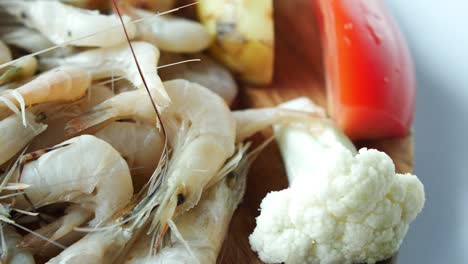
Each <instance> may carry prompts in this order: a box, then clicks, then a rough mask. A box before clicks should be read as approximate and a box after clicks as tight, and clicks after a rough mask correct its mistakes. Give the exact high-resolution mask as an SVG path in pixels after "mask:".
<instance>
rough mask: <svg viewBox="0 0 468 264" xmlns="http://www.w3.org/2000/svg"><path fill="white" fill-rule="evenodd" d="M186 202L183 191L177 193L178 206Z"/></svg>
mask: <svg viewBox="0 0 468 264" xmlns="http://www.w3.org/2000/svg"><path fill="white" fill-rule="evenodd" d="M184 202H185V195H184V194H183V193H179V194H177V206H179V205H181V204H183V203H184Z"/></svg>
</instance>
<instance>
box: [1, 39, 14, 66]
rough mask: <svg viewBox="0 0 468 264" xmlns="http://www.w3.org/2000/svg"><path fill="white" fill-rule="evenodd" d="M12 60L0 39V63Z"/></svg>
mask: <svg viewBox="0 0 468 264" xmlns="http://www.w3.org/2000/svg"><path fill="white" fill-rule="evenodd" d="M11 60H12V57H11V52H10V49H9V48H8V47H7V45H5V43H3V42H2V41H1V40H0V65H1V64H3V63H6V62H9V61H11Z"/></svg>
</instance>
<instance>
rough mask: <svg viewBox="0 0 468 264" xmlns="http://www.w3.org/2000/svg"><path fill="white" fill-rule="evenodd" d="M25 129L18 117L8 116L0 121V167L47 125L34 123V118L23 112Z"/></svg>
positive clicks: (20, 118) (29, 113)
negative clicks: (26, 124) (25, 123)
mask: <svg viewBox="0 0 468 264" xmlns="http://www.w3.org/2000/svg"><path fill="white" fill-rule="evenodd" d="M25 118H26V122H27V123H28V126H27V127H24V125H23V119H22V117H21V116H20V115H16V114H15V115H10V116H8V117H7V118H5V119H3V120H0V165H1V164H3V163H5V162H6V161H8V160H9V159H11V158H12V157H13V156H15V155H16V153H18V152H19V151H20V150H21V149H23V148H24V147H26V145H27V144H28V143H29V142H30V141H31V140H32V139H33V138H34V137H36V136H37V135H39V134H41V133H42V132H44V130H46V128H47V125H45V124H42V123H39V122H36V121H35V118H36V117H35V116H34V115H33V114H32V113H31V112H29V111H26V112H25Z"/></svg>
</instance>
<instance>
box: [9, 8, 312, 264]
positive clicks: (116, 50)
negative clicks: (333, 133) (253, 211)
mask: <svg viewBox="0 0 468 264" xmlns="http://www.w3.org/2000/svg"><path fill="white" fill-rule="evenodd" d="M65 2H66V1H65ZM72 2H73V1H72ZM75 2H76V1H75ZM167 2H168V5H169V4H170V5H171V6H170V7H167V6H166V7H164V8H165V10H167V9H170V10H169V11H165V12H162V13H151V12H150V11H147V10H142V9H138V8H137V7H133V6H131V5H128V4H122V3H120V4H118V3H117V2H116V1H114V3H113V5H114V13H110V14H103V13H99V11H97V10H85V9H81V8H79V7H76V6H72V5H68V4H66V3H63V2H61V1H39V0H32V1H19V0H3V1H1V2H0V10H1V11H0V173H1V178H0V251H1V252H0V263H35V262H39V263H40V262H45V261H46V262H47V263H166V262H170V263H215V262H216V259H217V256H218V254H219V252H220V249H221V246H222V243H223V240H224V237H225V235H226V232H227V229H228V226H229V222H230V219H231V217H232V215H233V213H234V211H235V210H236V207H237V205H238V204H239V203H240V202H241V200H242V197H243V195H244V191H245V184H246V174H247V172H248V169H249V166H250V164H251V163H252V161H253V160H254V158H255V157H256V155H258V153H259V151H260V150H261V149H262V147H263V146H264V145H260V146H259V147H257V148H255V149H252V148H251V143H250V142H248V141H247V140H248V138H249V137H250V136H251V135H253V134H254V133H256V132H258V131H260V130H262V129H265V128H267V127H269V126H271V125H274V124H279V123H281V124H289V123H294V122H300V121H301V120H305V119H309V118H311V116H315V117H320V113H316V114H314V113H301V112H296V111H291V110H285V109H281V108H275V107H273V108H264V109H248V110H240V111H231V109H230V108H229V106H230V105H232V103H233V101H234V99H235V97H236V95H237V89H238V87H237V84H236V82H235V80H234V77H233V76H232V75H231V73H230V72H229V71H228V70H226V69H225V68H224V67H223V66H222V65H220V64H218V63H217V62H216V61H214V60H212V59H210V58H209V56H208V55H205V54H203V53H202V52H203V51H204V50H206V49H207V48H208V47H209V46H210V43H211V42H212V39H211V37H210V35H209V34H208V32H207V31H206V30H205V29H204V27H203V26H202V25H201V24H199V23H198V22H196V21H192V20H189V19H186V18H183V17H178V16H174V15H172V14H170V13H172V11H175V10H178V9H179V8H175V7H174V6H173V5H174V1H167ZM171 8H173V9H171Z"/></svg>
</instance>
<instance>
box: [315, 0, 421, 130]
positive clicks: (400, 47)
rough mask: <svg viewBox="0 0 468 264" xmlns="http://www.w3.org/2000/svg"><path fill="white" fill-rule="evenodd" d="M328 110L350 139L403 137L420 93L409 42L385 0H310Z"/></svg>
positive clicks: (409, 124) (408, 126)
mask: <svg viewBox="0 0 468 264" xmlns="http://www.w3.org/2000/svg"><path fill="white" fill-rule="evenodd" d="M312 2H313V3H314V4H315V7H316V11H317V13H318V17H319V23H320V29H321V38H322V46H323V52H324V55H323V56H324V63H325V72H326V81H327V93H328V105H329V112H330V114H331V116H332V118H333V119H334V120H335V121H336V122H337V124H338V125H339V126H340V127H341V128H342V129H343V130H344V131H345V133H346V134H347V135H348V136H349V137H350V138H352V139H375V138H382V137H393V136H404V135H406V134H407V133H408V131H409V129H410V127H411V123H412V120H413V112H414V97H415V91H416V84H415V76H414V70H413V62H412V60H411V56H410V53H409V49H408V46H407V44H406V41H405V39H404V37H403V35H402V34H401V32H400V31H399V29H398V26H397V24H396V22H395V21H394V19H393V18H392V17H391V16H390V14H389V11H388V10H387V8H386V6H385V4H384V1H383V0H312Z"/></svg>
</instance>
